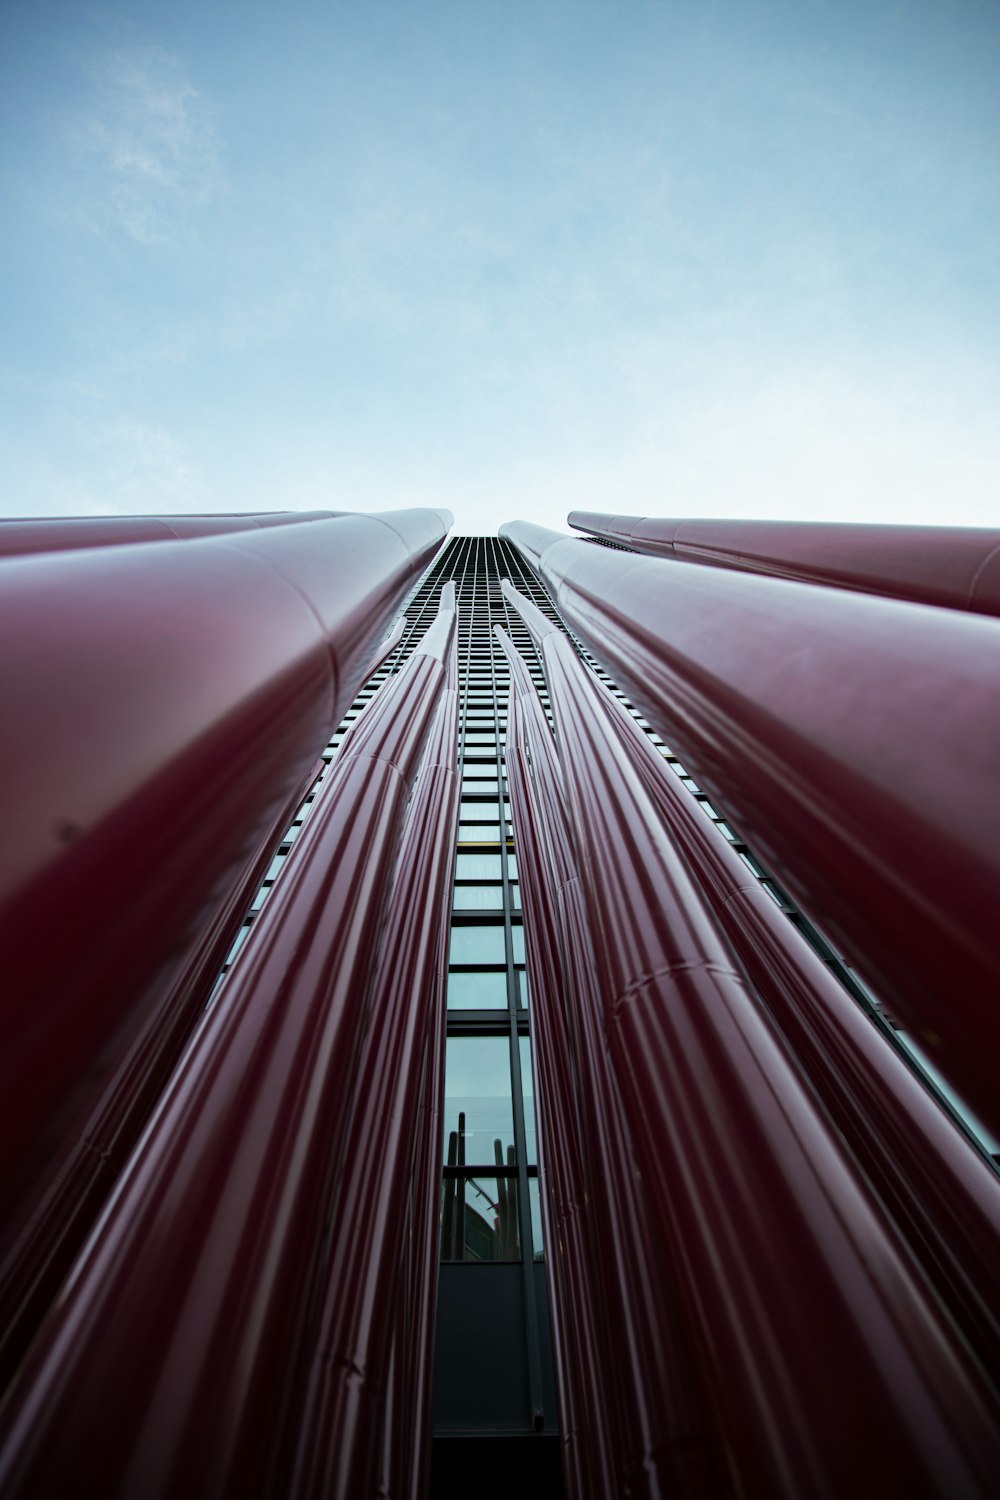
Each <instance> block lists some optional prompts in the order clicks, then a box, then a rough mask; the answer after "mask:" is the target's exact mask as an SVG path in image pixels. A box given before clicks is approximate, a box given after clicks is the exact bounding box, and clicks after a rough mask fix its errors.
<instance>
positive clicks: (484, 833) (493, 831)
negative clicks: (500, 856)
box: [458, 808, 500, 844]
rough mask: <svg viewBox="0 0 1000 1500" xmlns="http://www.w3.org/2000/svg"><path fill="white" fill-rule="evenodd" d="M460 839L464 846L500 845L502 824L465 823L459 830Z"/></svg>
mask: <svg viewBox="0 0 1000 1500" xmlns="http://www.w3.org/2000/svg"><path fill="white" fill-rule="evenodd" d="M486 811H489V809H488V808H487V809H486ZM458 837H459V839H460V841H461V842H462V843H463V844H499V842H500V824H499V823H463V824H462V825H461V827H460V828H459V830H458Z"/></svg>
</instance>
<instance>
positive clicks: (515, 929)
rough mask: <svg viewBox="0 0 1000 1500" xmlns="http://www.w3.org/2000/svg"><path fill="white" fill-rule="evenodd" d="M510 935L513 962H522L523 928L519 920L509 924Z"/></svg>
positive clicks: (523, 960) (523, 959)
mask: <svg viewBox="0 0 1000 1500" xmlns="http://www.w3.org/2000/svg"><path fill="white" fill-rule="evenodd" d="M510 936H511V942H512V945H513V949H514V962H515V963H516V964H523V963H524V962H525V957H524V928H523V927H522V926H521V924H520V922H514V923H512V924H511V929H510Z"/></svg>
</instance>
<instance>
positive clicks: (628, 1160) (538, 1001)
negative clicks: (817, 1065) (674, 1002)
mask: <svg viewBox="0 0 1000 1500" xmlns="http://www.w3.org/2000/svg"><path fill="white" fill-rule="evenodd" d="M517 605H518V608H521V609H523V611H524V615H525V618H526V620H527V623H528V625H529V628H530V629H531V630H532V633H533V634H534V635H535V637H536V640H539V639H540V638H541V636H542V635H543V634H545V633H547V632H548V631H549V630H551V629H552V628H553V627H552V626H551V625H550V624H549V622H548V621H547V620H546V619H545V618H544V616H542V615H541V614H540V612H538V611H536V610H534V609H533V608H532V607H531V606H530V605H527V603H526V601H523V600H520V599H519V600H518V601H517ZM497 634H498V635H499V636H500V639H501V642H502V643H503V645H504V650H505V652H506V653H507V655H508V659H509V660H510V663H511V682H512V686H513V689H514V692H515V694H516V698H512V712H513V711H514V709H515V707H518V708H519V713H518V718H519V719H521V720H522V722H521V724H520V727H519V731H518V732H519V735H521V736H522V737H523V752H521V743H520V742H517V749H518V752H521V753H523V754H524V756H525V757H526V762H525V764H526V765H527V766H530V775H527V774H525V775H522V774H520V769H519V768H516V767H515V764H514V763H512V758H511V749H510V747H511V745H512V743H515V741H514V740H513V739H512V731H511V728H510V724H508V735H507V742H508V751H507V758H508V776H509V778H510V786H511V809H512V812H513V815H514V822H515V830H516V833H517V844H518V849H519V851H520V853H521V856H522V857H521V860H520V862H519V864H518V870H519V872H520V873H521V883H522V901H523V902H524V903H525V927H526V936H527V944H526V947H527V953H528V956H529V959H530V956H531V953H532V951H533V950H536V951H537V949H538V948H539V946H546V945H547V944H548V938H547V933H548V931H549V928H548V927H547V926H543V927H540V926H539V924H538V923H537V922H535V923H533V922H532V915H533V911H534V906H532V908H531V909H529V907H528V905H527V901H528V899H529V896H528V894H527V888H526V882H529V881H533V882H534V883H539V882H542V881H543V872H544V878H545V880H547V882H548V888H549V892H550V900H551V901H552V916H551V922H552V923H553V924H554V928H555V933H556V942H557V948H558V953H557V955H556V956H555V960H554V961H555V962H556V964H557V965H560V966H561V972H559V970H558V969H557V975H558V980H557V982H556V983H555V988H554V990H553V991H552V995H553V1004H552V1006H551V1007H550V1008H549V1010H548V1012H547V1013H545V1014H543V1010H544V1007H545V1005H546V1001H547V999H548V993H547V992H544V991H543V992H541V993H539V994H536V991H535V987H534V985H532V992H531V993H532V1016H533V1024H534V1027H535V1048H536V1059H537V1061H536V1072H537V1074H538V1078H539V1083H541V1082H542V1080H543V1079H544V1078H545V1076H546V1074H549V1075H553V1076H555V1077H557V1078H559V1079H560V1080H563V1079H564V1078H565V1082H562V1081H560V1083H559V1084H558V1085H557V1086H553V1088H552V1090H551V1093H552V1096H553V1103H552V1104H550V1106H549V1110H548V1112H547V1113H543V1114H542V1115H541V1122H540V1125H541V1131H542V1144H544V1143H545V1141H546V1140H549V1141H557V1142H559V1141H561V1139H562V1138H564V1137H565V1136H566V1135H567V1134H568V1136H569V1140H570V1141H578V1142H579V1149H580V1151H581V1152H582V1158H581V1167H580V1172H581V1176H582V1182H581V1186H580V1189H579V1192H578V1196H577V1198H576V1199H575V1200H572V1203H571V1207H572V1212H571V1214H569V1215H567V1216H566V1218H567V1220H568V1222H567V1223H566V1224H565V1225H563V1224H560V1225H559V1227H558V1230H557V1233H558V1235H559V1236H561V1237H567V1236H568V1235H569V1234H570V1233H572V1231H573V1230H574V1229H575V1230H576V1233H577V1235H580V1233H581V1231H583V1237H584V1240H585V1242H586V1243H585V1244H584V1245H583V1247H582V1249H583V1255H584V1264H583V1271H582V1281H583V1285H584V1289H585V1290H584V1295H586V1294H587V1293H588V1292H589V1294H590V1295H592V1296H593V1297H595V1298H596V1299H597V1307H598V1308H599V1309H603V1317H602V1316H600V1314H598V1316H597V1319H596V1324H597V1328H598V1330H599V1332H600V1334H601V1335H602V1336H603V1339H604V1344H603V1346H602V1345H599V1344H596V1343H595V1350H596V1354H597V1365H598V1370H599V1371H600V1370H603V1376H602V1378H601V1379H600V1380H599V1382H598V1390H599V1400H598V1404H599V1406H600V1407H602V1408H603V1409H604V1410H605V1411H607V1412H609V1413H610V1426H611V1434H610V1436H611V1440H612V1441H613V1445H614V1453H613V1459H614V1469H613V1475H612V1479H611V1481H610V1483H608V1484H606V1487H605V1488H604V1490H603V1493H604V1494H634V1495H636V1496H655V1495H661V1494H663V1495H668V1494H675V1493H677V1494H684V1495H686V1496H696V1495H706V1496H707V1495H724V1494H728V1493H730V1487H729V1484H728V1482H727V1480H726V1478H725V1476H724V1469H725V1460H724V1458H723V1457H722V1456H721V1455H720V1454H719V1453H718V1451H717V1443H718V1438H717V1435H716V1434H715V1433H710V1432H709V1431H708V1429H707V1424H706V1418H705V1412H704V1409H703V1402H702V1399H701V1393H700V1391H699V1388H698V1382H697V1376H696V1373H695V1371H694V1370H693V1368H692V1363H691V1359H690V1352H689V1350H688V1349H687V1348H686V1346H685V1340H684V1335H683V1331H682V1329H681V1327H680V1326H679V1324H680V1320H679V1318H678V1312H677V1308H676V1307H675V1306H672V1305H671V1297H670V1294H669V1288H668V1286H667V1285H666V1284H665V1280H664V1277H663V1275H662V1253H661V1251H660V1249H659V1247H658V1246H657V1245H656V1243H655V1241H654V1240H653V1239H652V1238H651V1236H650V1233H649V1225H648V1214H647V1211H646V1205H645V1202H644V1201H642V1199H641V1198H640V1196H639V1193H638V1190H637V1183H636V1174H635V1163H634V1154H633V1150H632V1146H631V1144H630V1142H629V1138H628V1129H627V1126H626V1125H625V1122H624V1119H623V1116H622V1110H621V1101H620V1099H619V1097H618V1092H617V1088H616V1085H615V1083H614V1080H613V1078H612V1075H611V1072H610V1070H609V1065H608V1058H607V1041H606V1036H605V1032H604V1022H603V1017H602V1016H601V1013H600V999H599V996H598V994H597V991H596V989H595V986H594V959H593V953H592V949H591V944H590V938H589V929H588V922H587V916H586V909H585V905H584V900H583V895H582V891H581V889H580V880H579V875H578V873H577V870H576V865H575V862H574V857H573V854H572V848H571V843H570V835H569V828H568V825H567V823H566V816H565V793H564V790H563V783H562V776H561V773H560V771H559V766H558V760H557V757H556V751H555V745H554V743H553V740H552V733H551V730H550V729H549V727H548V723H547V722H546V719H545V715H544V712H543V710H542V707H541V704H540V702H539V700H538V696H537V693H536V692H535V689H534V687H533V685H532V683H531V680H530V676H529V674H528V673H527V671H526V670H525V668H524V664H523V662H522V661H521V658H520V657H519V656H517V655H516V654H515V653H514V652H513V648H512V646H509V645H508V643H507V641H506V638H505V637H504V635H503V633H502V632H501V631H499V629H498V631H497ZM522 715H523V718H522ZM519 758H520V756H519ZM515 779H516V780H517V782H518V785H519V787H520V790H521V792H523V793H524V795H520V794H518V800H516V801H515ZM519 807H520V809H521V815H520V816H519V813H518V808H519ZM525 813H527V814H528V816H527V817H525V816H524V814H525ZM560 955H561V956H560ZM544 1021H548V1022H549V1023H550V1024H549V1025H548V1026H545V1025H544ZM574 1078H575V1087H574V1084H573V1079H574ZM555 1242H556V1236H555V1235H553V1234H551V1233H550V1234H549V1236H548V1241H547V1243H548V1244H549V1246H550V1247H553V1246H554V1244H555ZM551 1253H552V1250H551V1249H550V1254H551ZM588 1261H589V1263H588ZM557 1306H558V1304H557ZM564 1333H565V1338H566V1341H567V1345H568V1353H567V1358H572V1357H573V1356H574V1355H575V1356H576V1357H578V1358H580V1357H583V1356H585V1355H586V1354H587V1352H588V1351H587V1349H586V1345H585V1344H584V1340H583V1338H582V1337H581V1330H580V1326H579V1325H578V1324H577V1322H575V1321H574V1322H570V1323H568V1324H566V1325H565V1328H564ZM593 1420H594V1419H593V1415H592V1413H591V1412H590V1411H589V1410H586V1411H585V1412H584V1424H585V1425H584V1426H583V1429H582V1431H581V1433H580V1437H579V1441H580V1444H581V1446H582V1447H583V1449H584V1453H583V1456H582V1460H581V1465H580V1466H581V1467H582V1468H583V1470H584V1473H585V1474H587V1473H590V1472H592V1469H591V1465H592V1464H594V1463H595V1462H596V1460H595V1458H594V1456H593V1455H592V1454H591V1453H590V1451H589V1450H590V1446H591V1444H592V1443H593V1441H594V1439H593V1437H592V1436H591V1428H590V1426H589V1425H587V1424H589V1423H590V1422H591V1421H593ZM567 1493H571V1494H572V1493H575V1491H574V1490H573V1488H572V1485H571V1484H568V1485H567ZM598 1493H602V1491H601V1490H600V1488H598Z"/></svg>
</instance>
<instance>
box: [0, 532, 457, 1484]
mask: <svg viewBox="0 0 1000 1500" xmlns="http://www.w3.org/2000/svg"><path fill="white" fill-rule="evenodd" d="M151 550H152V549H151ZM451 630H452V622H451V621H446V620H440V619H439V621H437V622H436V623H435V625H433V626H432V627H431V630H430V631H429V632H428V633H427V635H426V636H425V638H424V641H423V643H422V646H421V647H418V648H417V651H416V652H414V654H413V655H412V656H411V657H410V659H409V661H408V662H407V664H406V666H405V667H404V669H403V670H402V671H401V672H400V673H399V674H398V675H397V676H395V677H393V678H392V679H390V681H389V682H388V683H387V684H386V685H385V686H384V687H383V689H382V690H381V691H380V692H379V693H378V694H377V695H376V697H375V699H373V701H372V703H371V705H370V706H369V708H368V710H367V711H366V713H365V714H364V715H362V717H361V718H360V719H359V720H358V722H357V724H356V726H355V727H354V729H353V730H352V731H351V734H350V735H349V737H348V739H346V740H345V742H344V745H343V746H342V748H341V752H340V755H339V756H338V759H337V762H336V764H335V766H334V767H333V768H332V769H331V772H330V776H329V781H328V783H327V784H326V786H325V787H324V791H323V794H322V796H321V797H320V799H319V801H318V802H317V804H316V805H315V807H314V809H313V812H312V814H311V815H310V818H309V820H308V822H307V823H306V824H305V826H304V829H303V832H302V834H301V835H300V837H299V840H298V842H297V844H296V847H295V850H294V852H293V854H292V856H290V859H289V864H288V868H287V869H286V871H285V872H284V874H283V876H282V879H281V882H280V883H279V885H278V886H277V887H276V888H275V891H274V893H273V895H272V897H271V899H270V901H269V902H268V903H267V905H266V906H265V907H264V908H263V910H262V911H261V914H260V916H259V918H258V921H257V924H256V930H255V933H254V937H253V940H252V942H251V943H249V944H248V945H247V947H246V949H245V950H244V952H243V953H242V954H241V957H240V962H239V963H238V964H237V965H236V966H235V967H234V969H233V970H232V973H231V974H230V976H229V978H228V980H227V981H226V984H225V985H224V986H223V988H222V990H221V992H220V995H219V998H218V999H217V1000H216V1001H215V1003H214V1005H213V1006H212V1008H211V1009H210V1010H209V1011H208V1012H207V1015H206V1018H205V1021H204V1023H203V1025H202V1027H201V1028H200V1030H199V1031H198V1033H197V1034H196V1035H195V1037H194V1039H193V1041H192V1043H191V1046H190V1048H189V1050H188V1053H187V1054H186V1056H185V1058H184V1060H183V1061H182V1063H181V1065H180V1067H179V1068H178V1069H177V1071H176V1072H175V1074H174V1076H173V1078H172V1080H171V1082H170V1085H169V1087H168V1089H167V1091H166V1093H165V1095H164V1097H163V1100H162V1101H161V1104H160V1107H159V1109H158V1110H157V1113H156V1115H155V1116H154V1119H153V1121H152V1123H151V1125H150V1127H149V1129H148V1131H147V1134H146V1136H145V1138H144V1140H143V1142H142V1144H141V1146H140V1147H139V1149H138V1150H137V1152H136V1153H135V1154H134V1155H133V1157H132V1159H131V1161H130V1163H129V1165H128V1167H127V1168H126V1171H125V1173H124V1174H123V1177H122V1180H121V1182H120V1184H119V1187H118V1190H117V1193H116V1195H115V1198H114V1201H113V1203H112V1205H111V1206H110V1207H109V1209H108V1211H107V1213H106V1214H105V1216H104V1218H103V1219H102V1221H101V1224H100V1226H99V1227H98V1230H97V1231H96V1232H95V1234H94V1235H93V1236H92V1238H91V1240H90V1241H89V1243H88V1246H87V1248H86V1249H85V1251H84V1253H83V1256H82V1257H81V1260H80V1262H79V1263H78V1266H77V1268H76V1271H75V1274H74V1278H73V1281H72V1283H71V1286H70V1288H69V1289H68V1291H67V1292H66V1293H65V1294H64V1296H63V1298H62V1299H61V1301H60V1303H59V1304H58V1306H57V1308H56V1309H55V1310H54V1311H53V1313H52V1314H51V1315H50V1317H49V1319H48V1320H47V1323H46V1325H45V1326H44V1328H43V1330H42V1333H41V1335H40V1337H39V1339H38V1341H37V1342H36V1345H35V1347H34V1349H33V1351H32V1355H31V1357H30V1358H29V1361H28V1363H27V1365H26V1367H25V1370H24V1372H23V1374H22V1377H21V1379H20V1381H19V1382H18V1384H17V1386H16V1387H15V1392H14V1397H13V1400H12V1402H11V1404H10V1407H9V1410H8V1413H7V1421H6V1425H5V1440H4V1444H3V1448H2V1452H0V1475H2V1483H3V1487H4V1491H5V1493H7V1494H10V1495H15V1494H25V1495H29V1494H30V1495H37V1494H39V1493H44V1492H49V1493H57V1492H60V1491H61V1490H64V1489H67V1488H69V1487H70V1485H71V1484H72V1485H75V1486H77V1487H79V1488H82V1489H84V1490H86V1491H88V1492H92V1493H99V1494H109V1493H113V1494H116V1495H120V1496H129V1495H135V1496H141V1497H142V1500H155V1497H158V1496H168V1495H175V1494H177V1493H180V1492H182V1491H183V1492H184V1493H190V1494H212V1495H218V1496H223V1495H225V1496H234V1497H235V1496H241V1497H242V1496H250V1495H271V1494H275V1493H281V1492H283V1491H284V1489H285V1488H286V1487H287V1482H288V1465H289V1463H290V1460H291V1450H290V1441H291V1434H290V1431H289V1417H290V1415H291V1414H292V1413H294V1412H295V1411H296V1410H297V1407H298V1402H299V1400H300V1398H301V1389H302V1384H303V1362H302V1354H303V1340H304V1339H305V1338H306V1337H307V1324H308V1315H309V1308H310V1304H311V1301H312V1298H313V1296H314V1294H315V1288H316V1281H315V1278H316V1276H317V1273H318V1269H319V1268H318V1264H317V1257H318V1251H319V1246H320V1237H321V1232H322V1226H323V1223H324V1219H325V1217H326V1210H327V1205H328V1194H329V1190H330V1187H331V1180H332V1173H333V1171H334V1168H335V1165H336V1162H337V1158H338V1155H339V1149H340V1145H341V1138H342V1130H343V1126H344V1122H345V1119H346V1117H347V1113H348V1104H349V1100H350V1097H351V1092H352V1085H353V1082H354V1079H355V1064H356V1060H357V1056H358V1048H359V1044H360V1039H361V1036H362V1034H363V1032H364V1029H365V1024H366V1020H367V1006H366V1003H365V1002H366V997H367V994H368V990H369V984H370V979H371V975H372V972H373V969H374V966H375V961H376V955H377V952H378V943H379V936H380V933H381V930H382V918H383V912H384V909H385V901H386V897H387V894H388V890H389V885H390V881H391V875H392V871H393V868H394V865H395V858H396V852H397V848H398V840H399V833H400V828H401V824H402V819H403V812H404V809H405V806H406V801H407V797H408V795H409V790H410V785H411V782H412V780H413V777H414V775H415V774H416V770H417V767H418V765H419V760H420V755H421V751H422V747H423V744H424V742H425V739H426V736H427V733H428V730H429V728H430V726H431V723H432V721H433V717H434V712H435V706H436V703H437V700H438V697H439V695H440V692H441V689H442V687H443V683H444V676H445V669H444V666H443V661H442V658H443V657H444V655H445V653H446V652H447V650H448V647H449V645H450V636H451Z"/></svg>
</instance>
